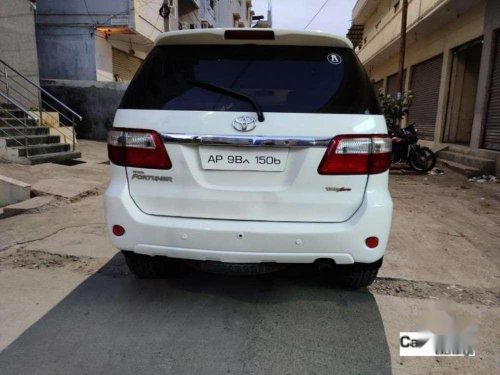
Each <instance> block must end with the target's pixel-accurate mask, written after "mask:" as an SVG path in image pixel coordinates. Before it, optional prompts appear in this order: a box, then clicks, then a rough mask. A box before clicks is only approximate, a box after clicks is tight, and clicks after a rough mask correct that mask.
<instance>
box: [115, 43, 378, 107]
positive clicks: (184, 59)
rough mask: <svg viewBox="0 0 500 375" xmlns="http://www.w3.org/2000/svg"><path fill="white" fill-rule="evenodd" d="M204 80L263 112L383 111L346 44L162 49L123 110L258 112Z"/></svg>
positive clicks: (129, 93)
mask: <svg viewBox="0 0 500 375" xmlns="http://www.w3.org/2000/svg"><path fill="white" fill-rule="evenodd" d="M190 81H203V82H208V83H211V84H214V85H218V86H223V87H225V88H229V89H231V90H234V91H239V92H242V93H245V94H248V95H251V96H252V97H253V98H255V100H256V101H257V102H258V103H259V104H260V105H261V107H262V109H263V111H264V112H295V113H298V112H304V113H358V114H359V113H361V114H368V113H370V114H374V113H376V114H378V113H379V108H378V104H377V100H376V97H375V95H374V91H373V88H372V86H371V84H370V82H369V80H368V77H367V76H366V73H365V71H364V69H363V68H362V66H361V64H360V63H359V61H358V59H357V57H356V56H355V55H354V53H353V51H352V50H350V49H347V48H332V47H300V46H257V45H220V46H219V45H199V46H198V45H190V46H162V47H156V48H155V49H154V50H153V51H152V52H151V53H150V55H149V56H148V58H147V59H146V61H145V62H144V64H143V66H142V67H141V69H140V70H139V72H138V73H137V75H136V76H135V77H134V79H133V80H132V82H131V83H130V86H129V88H128V90H127V92H126V93H125V96H124V98H123V100H122V103H121V105H120V108H125V109H166V110H198V111H253V108H252V106H251V105H250V104H249V103H248V102H246V101H243V100H240V99H239V98H235V97H231V96H227V95H224V94H221V93H217V92H214V91H210V90H207V89H205V88H200V87H196V86H194V85H193V84H191V83H190Z"/></svg>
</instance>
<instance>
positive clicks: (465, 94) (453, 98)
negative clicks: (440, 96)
mask: <svg viewBox="0 0 500 375" xmlns="http://www.w3.org/2000/svg"><path fill="white" fill-rule="evenodd" d="M482 49H483V41H482V39H478V40H475V41H472V42H470V43H467V44H465V45H463V46H460V47H458V48H456V49H455V50H453V59H452V68H451V76H450V86H449V87H450V91H449V96H448V108H447V113H446V122H445V132H444V135H443V142H445V143H457V144H462V145H467V146H468V145H469V143H470V136H471V132H472V122H473V120H474V105H475V102H476V92H477V82H478V79H479V66H480V64H481V51H482Z"/></svg>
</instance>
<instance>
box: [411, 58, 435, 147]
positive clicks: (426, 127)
mask: <svg viewBox="0 0 500 375" xmlns="http://www.w3.org/2000/svg"><path fill="white" fill-rule="evenodd" d="M442 66H443V55H439V56H436V57H433V58H432V59H429V60H426V61H424V62H421V63H420V64H417V65H415V66H413V70H412V76H411V86H410V87H411V90H412V91H413V94H414V95H415V97H414V99H413V103H412V105H411V107H410V111H409V115H408V122H409V123H412V122H415V123H416V124H415V125H416V128H417V129H418V134H419V137H420V138H422V139H428V140H434V129H435V128H436V117H437V109H438V99H439V87H440V82H441V68H442Z"/></svg>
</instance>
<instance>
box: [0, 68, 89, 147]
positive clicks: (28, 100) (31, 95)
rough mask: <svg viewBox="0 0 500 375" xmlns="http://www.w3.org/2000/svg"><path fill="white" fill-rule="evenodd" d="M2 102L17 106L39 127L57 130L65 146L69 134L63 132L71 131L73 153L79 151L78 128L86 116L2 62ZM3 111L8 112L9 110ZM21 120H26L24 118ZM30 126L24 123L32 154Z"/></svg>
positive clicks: (0, 95) (0, 69) (0, 77)
mask: <svg viewBox="0 0 500 375" xmlns="http://www.w3.org/2000/svg"><path fill="white" fill-rule="evenodd" d="M0 101H3V102H4V103H6V104H9V105H13V106H15V107H17V109H19V110H20V111H22V112H23V113H24V115H25V117H24V119H25V120H26V119H27V118H31V119H34V120H35V121H36V122H37V123H38V125H39V126H45V127H50V128H52V129H54V130H55V131H57V132H58V133H59V134H60V135H61V136H62V138H63V139H64V143H68V142H67V139H68V131H62V129H64V128H65V129H71V133H70V135H69V137H70V138H71V143H72V150H73V151H74V150H75V143H76V133H75V128H76V126H77V125H78V123H79V122H80V121H81V120H82V116H80V115H79V114H78V113H76V112H75V111H74V110H72V109H71V108H69V107H68V106H67V105H66V104H64V103H63V102H61V101H60V100H59V99H57V98H56V97H55V96H53V95H52V94H51V93H49V92H48V91H47V90H45V89H43V88H42V87H40V86H39V85H37V84H36V83H35V82H33V81H32V80H31V79H29V78H28V77H26V76H25V75H23V74H22V73H20V72H18V71H17V70H16V69H14V68H13V67H12V66H10V65H9V64H7V63H6V62H5V61H3V60H1V59H0ZM2 110H3V111H4V112H5V108H2ZM14 121H15V120H14ZM20 121H23V120H21V119H20ZM26 127H27V121H24V133H25V134H26V152H27V155H28V147H27V146H28V145H27V129H26ZM3 134H5V131H4V132H3Z"/></svg>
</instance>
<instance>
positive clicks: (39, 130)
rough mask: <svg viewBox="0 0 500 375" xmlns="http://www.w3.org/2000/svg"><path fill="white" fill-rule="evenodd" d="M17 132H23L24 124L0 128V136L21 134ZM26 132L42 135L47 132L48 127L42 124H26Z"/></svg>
mask: <svg viewBox="0 0 500 375" xmlns="http://www.w3.org/2000/svg"><path fill="white" fill-rule="evenodd" d="M19 132H21V134H24V126H12V127H5V128H0V138H2V137H5V136H21V134H19ZM26 133H28V135H44V134H49V133H50V129H49V128H46V127H42V126H28V127H26Z"/></svg>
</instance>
